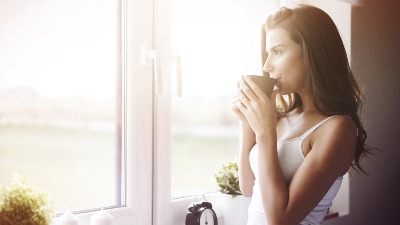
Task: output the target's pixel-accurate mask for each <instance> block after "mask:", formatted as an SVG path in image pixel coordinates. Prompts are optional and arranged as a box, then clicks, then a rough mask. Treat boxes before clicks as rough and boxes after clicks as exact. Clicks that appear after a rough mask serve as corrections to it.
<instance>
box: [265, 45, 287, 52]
mask: <svg viewBox="0 0 400 225" xmlns="http://www.w3.org/2000/svg"><path fill="white" fill-rule="evenodd" d="M284 46H285V45H284V44H277V45H274V46H272V47H271V48H270V49H266V51H267V52H268V50H270V51H271V50H275V49H276V48H279V47H284Z"/></svg>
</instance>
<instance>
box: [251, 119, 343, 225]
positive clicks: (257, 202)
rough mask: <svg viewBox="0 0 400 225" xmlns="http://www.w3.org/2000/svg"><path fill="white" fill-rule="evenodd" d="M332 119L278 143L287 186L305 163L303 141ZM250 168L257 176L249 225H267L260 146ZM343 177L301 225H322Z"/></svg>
mask: <svg viewBox="0 0 400 225" xmlns="http://www.w3.org/2000/svg"><path fill="white" fill-rule="evenodd" d="M330 118H332V116H331V117H328V118H326V119H324V120H323V121H321V122H320V123H318V124H317V125H315V126H313V127H312V128H310V129H309V130H307V131H306V132H305V133H304V134H303V135H301V136H300V137H297V138H293V139H290V140H286V141H279V142H278V145H277V147H278V157H279V162H280V165H281V169H282V172H283V176H284V178H285V181H286V183H287V184H289V183H290V181H291V180H292V178H293V175H294V173H295V172H296V170H297V169H298V168H299V167H300V165H301V163H302V162H303V161H304V157H305V156H304V154H303V151H302V148H301V145H302V143H303V140H304V139H305V138H307V137H308V135H310V134H311V133H312V132H313V131H314V130H316V129H317V128H318V127H319V126H321V125H322V124H323V123H324V122H325V121H327V120H328V119H330ZM250 166H251V170H252V171H253V173H254V176H255V178H256V179H255V182H254V186H253V195H252V199H251V202H250V205H249V209H248V213H249V215H248V221H247V225H267V220H266V217H265V214H264V207H263V204H262V201H261V193H260V187H259V183H258V146H257V144H256V145H254V147H253V149H252V150H251V152H250ZM342 179H343V177H338V178H337V179H336V181H335V182H334V183H333V185H332V186H331V187H330V189H329V190H328V192H327V193H326V194H325V196H324V197H323V198H322V200H321V201H320V202H319V203H318V205H317V206H316V207H315V208H314V209H313V210H312V211H311V212H310V214H308V215H307V216H306V218H304V220H303V221H302V222H301V223H300V224H301V225H318V224H321V223H322V221H323V219H324V217H325V215H326V213H327V212H328V209H329V207H331V205H332V200H333V198H334V197H335V196H336V194H337V192H338V190H339V188H340V185H341V183H342Z"/></svg>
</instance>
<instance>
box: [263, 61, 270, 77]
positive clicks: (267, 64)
mask: <svg viewBox="0 0 400 225" xmlns="http://www.w3.org/2000/svg"><path fill="white" fill-rule="evenodd" d="M263 70H264V72H267V73H269V72H271V71H272V68H271V63H270V62H269V60H268V58H267V60H265V63H264V66H263Z"/></svg>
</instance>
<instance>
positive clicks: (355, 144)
mask: <svg viewBox="0 0 400 225" xmlns="http://www.w3.org/2000/svg"><path fill="white" fill-rule="evenodd" d="M263 27H264V29H263V41H262V45H263V47H262V49H263V63H264V62H265V64H264V67H263V70H264V76H270V77H271V78H273V79H275V80H276V85H275V86H276V89H275V90H274V91H273V93H272V95H271V97H268V96H266V95H265V94H264V93H263V92H262V91H261V90H260V89H259V87H258V86H257V85H256V84H255V83H254V82H253V81H252V80H251V78H249V77H246V76H245V77H244V79H243V80H242V81H240V90H241V91H240V92H239V94H238V96H237V98H236V99H235V100H234V101H233V107H232V108H233V111H234V112H235V113H236V114H237V116H238V117H239V119H240V120H241V122H242V137H241V139H242V141H241V150H240V154H239V179H240V188H241V191H242V193H243V195H245V196H252V201H251V203H250V206H249V219H248V223H247V224H248V225H256V224H260V225H262V224H268V225H277V224H285V225H289V224H321V223H322V220H323V218H324V217H325V215H326V213H327V211H328V208H329V207H330V206H331V204H332V200H333V198H334V197H335V195H336V193H337V191H338V189H339V187H340V185H341V181H342V176H343V175H344V174H346V172H348V170H349V169H350V167H353V168H356V169H358V170H361V171H362V172H364V170H363V169H362V168H361V166H360V158H362V157H363V156H365V155H366V154H368V153H369V149H368V148H367V146H366V144H365V140H366V137H367V135H366V131H365V129H364V128H363V125H362V124H361V122H360V119H359V116H358V111H359V109H360V106H361V91H360V89H359V87H358V85H357V82H356V80H355V79H354V77H353V74H352V72H351V70H350V67H349V63H348V59H347V55H346V51H345V48H344V46H343V42H342V40H341V37H340V35H339V32H338V30H337V28H336V26H335V24H334V23H333V21H332V20H331V18H330V17H329V16H328V15H327V14H326V13H325V12H323V11H322V10H320V9H318V8H315V7H312V6H308V5H300V6H298V7H296V8H293V9H288V8H281V9H280V10H278V11H277V12H276V13H274V14H272V15H271V16H269V17H268V19H267V21H266V23H265V25H264V26H263Z"/></svg>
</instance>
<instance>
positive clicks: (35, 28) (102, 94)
mask: <svg viewBox="0 0 400 225" xmlns="http://www.w3.org/2000/svg"><path fill="white" fill-rule="evenodd" d="M0 6H1V7H0V31H1V35H0V90H1V89H4V88H12V87H15V86H19V85H26V86H30V87H32V88H34V89H35V90H36V91H38V92H40V93H41V94H43V95H45V96H47V97H53V98H57V97H70V96H82V97H86V98H100V99H101V98H110V97H113V96H114V95H115V85H112V86H111V85H110V84H115V71H116V63H115V61H116V56H115V52H116V50H115V47H116V6H115V1H109V0H85V1H81V0H69V1H51V0H35V1H32V0H13V1H9V0H0Z"/></svg>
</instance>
